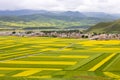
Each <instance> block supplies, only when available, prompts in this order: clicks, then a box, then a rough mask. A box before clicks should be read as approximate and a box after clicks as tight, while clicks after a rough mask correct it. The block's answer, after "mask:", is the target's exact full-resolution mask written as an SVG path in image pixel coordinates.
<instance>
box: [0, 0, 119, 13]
mask: <svg viewBox="0 0 120 80" xmlns="http://www.w3.org/2000/svg"><path fill="white" fill-rule="evenodd" d="M119 3H120V0H114V1H113V0H77V1H75V0H4V1H3V0H0V10H23V9H29V10H47V11H79V12H104V13H110V14H111V13H112V14H113V13H120V6H119Z"/></svg>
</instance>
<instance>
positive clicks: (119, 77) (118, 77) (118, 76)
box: [103, 72, 120, 79]
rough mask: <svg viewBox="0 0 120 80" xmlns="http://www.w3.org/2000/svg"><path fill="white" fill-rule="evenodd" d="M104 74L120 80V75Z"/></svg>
mask: <svg viewBox="0 0 120 80" xmlns="http://www.w3.org/2000/svg"><path fill="white" fill-rule="evenodd" d="M103 73H104V74H105V75H106V76H108V77H111V78H117V79H120V75H117V74H114V73H112V72H103Z"/></svg>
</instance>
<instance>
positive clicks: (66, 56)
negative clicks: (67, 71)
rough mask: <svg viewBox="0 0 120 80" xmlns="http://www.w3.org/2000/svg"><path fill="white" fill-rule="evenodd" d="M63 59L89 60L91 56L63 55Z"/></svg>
mask: <svg viewBox="0 0 120 80" xmlns="http://www.w3.org/2000/svg"><path fill="white" fill-rule="evenodd" d="M59 57H61V58H89V56H79V55H78V56H74V55H62V56H59Z"/></svg>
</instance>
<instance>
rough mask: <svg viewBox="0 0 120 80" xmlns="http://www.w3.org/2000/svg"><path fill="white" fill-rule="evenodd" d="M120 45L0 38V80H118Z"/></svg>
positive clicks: (100, 42) (101, 42) (63, 40)
mask: <svg viewBox="0 0 120 80" xmlns="http://www.w3.org/2000/svg"><path fill="white" fill-rule="evenodd" d="M119 62H120V41H117V40H110V41H92V40H80V39H59V38H45V37H42V38H41V37H0V80H119V79H120V64H119Z"/></svg>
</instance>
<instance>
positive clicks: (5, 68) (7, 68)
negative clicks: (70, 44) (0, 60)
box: [0, 67, 62, 71]
mask: <svg viewBox="0 0 120 80" xmlns="http://www.w3.org/2000/svg"><path fill="white" fill-rule="evenodd" d="M0 70H55V71H59V70H62V69H61V68H10V67H0Z"/></svg>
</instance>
